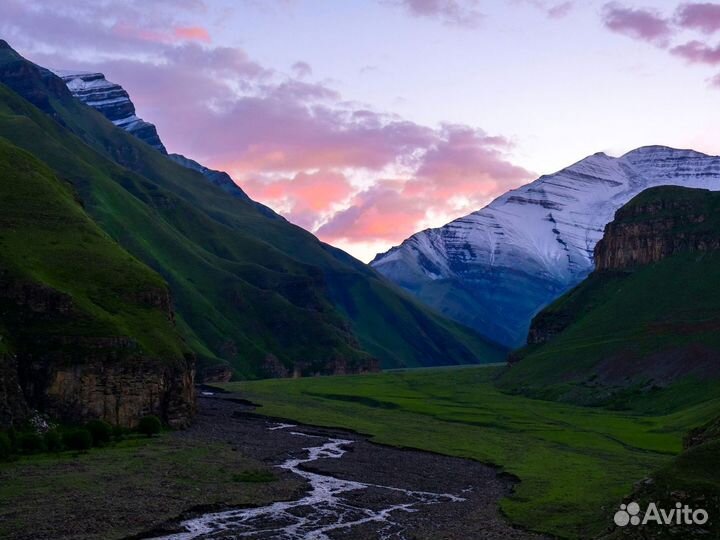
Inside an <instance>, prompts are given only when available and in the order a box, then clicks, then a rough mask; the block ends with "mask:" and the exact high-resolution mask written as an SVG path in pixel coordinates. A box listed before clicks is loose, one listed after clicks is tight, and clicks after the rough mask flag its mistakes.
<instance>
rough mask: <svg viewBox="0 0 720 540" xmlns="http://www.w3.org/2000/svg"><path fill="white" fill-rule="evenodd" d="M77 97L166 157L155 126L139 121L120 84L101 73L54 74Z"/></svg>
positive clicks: (128, 97)
mask: <svg viewBox="0 0 720 540" xmlns="http://www.w3.org/2000/svg"><path fill="white" fill-rule="evenodd" d="M54 73H55V74H56V75H58V76H59V77H60V78H62V80H63V81H64V82H65V84H67V87H68V89H69V90H70V92H71V93H72V95H73V96H74V97H76V98H77V99H79V100H80V101H82V102H83V103H85V104H86V105H89V106H90V107H92V108H93V109H96V110H98V111H99V112H100V113H102V114H103V115H104V116H105V118H107V119H108V120H110V121H111V122H112V123H113V124H115V125H116V126H117V127H119V128H122V129H124V130H125V131H127V132H129V133H132V134H133V135H135V136H136V137H137V138H138V139H140V140H141V141H144V142H146V143H148V144H149V145H150V146H152V147H153V148H155V149H156V150H158V151H160V152H162V153H163V154H167V150H166V149H165V145H164V144H163V143H162V141H161V140H160V136H159V135H158V132H157V128H156V127H155V125H154V124H151V123H150V122H146V121H145V120H143V119H142V118H138V116H137V115H136V113H135V104H134V103H133V102H132V101H131V100H130V96H129V95H128V93H127V92H126V91H125V89H124V88H123V87H122V86H120V85H119V84H115V83H113V82H110V81H108V80H107V79H106V78H105V75H103V74H102V73H92V72H85V71H65V70H55V72H54Z"/></svg>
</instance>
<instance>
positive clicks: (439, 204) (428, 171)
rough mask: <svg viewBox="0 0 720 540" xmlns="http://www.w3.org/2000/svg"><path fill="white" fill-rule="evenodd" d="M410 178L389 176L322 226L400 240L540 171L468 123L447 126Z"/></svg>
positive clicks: (332, 231) (328, 231)
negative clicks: (516, 162)
mask: <svg viewBox="0 0 720 540" xmlns="http://www.w3.org/2000/svg"><path fill="white" fill-rule="evenodd" d="M436 136H437V139H436V140H435V142H434V143H433V144H432V145H431V146H430V147H429V148H428V149H427V150H426V151H425V153H424V154H423V155H422V156H421V157H420V158H419V159H418V162H417V167H416V168H415V169H414V170H413V171H412V173H411V175H409V176H407V177H405V178H393V179H384V180H381V181H379V182H378V183H377V184H375V185H373V186H372V187H371V188H369V189H367V190H364V191H360V192H359V193H357V194H356V196H355V197H354V199H353V200H352V202H351V204H350V205H349V206H348V207H347V208H346V209H345V210H343V211H341V212H338V213H337V214H335V215H334V216H333V217H332V219H330V220H329V221H328V222H327V223H325V224H324V225H323V226H322V227H320V228H319V229H318V231H317V233H318V235H319V236H320V237H321V238H323V239H325V240H328V241H336V242H337V241H353V240H355V241H360V240H363V239H367V238H372V239H383V240H387V241H389V242H398V241H400V240H402V239H403V238H406V237H407V236H408V235H410V234H412V233H413V232H416V231H417V230H418V229H419V228H421V226H422V224H423V223H429V221H439V222H441V223H444V222H446V221H449V220H450V219H452V218H454V217H457V216H459V215H464V214H467V213H469V212H471V211H474V210H477V209H478V208H481V207H482V206H485V205H486V204H487V203H488V202H490V200H492V199H493V198H495V197H497V196H498V195H500V194H502V193H504V192H505V191H507V190H508V189H510V188H512V187H516V186H518V185H520V184H522V183H525V182H527V181H529V180H531V179H532V178H533V177H534V176H535V175H534V174H533V173H532V172H530V171H527V170H526V169H523V168H521V167H518V166H515V165H513V164H512V163H511V162H510V161H509V160H508V159H507V158H506V157H505V155H504V154H503V152H504V151H505V150H508V149H509V148H510V147H511V145H510V143H509V142H508V141H506V140H505V139H503V138H499V137H490V136H487V135H485V134H484V133H483V132H481V131H478V130H473V129H471V128H468V127H467V126H457V125H451V126H444V127H443V128H442V130H441V131H440V132H438V133H436Z"/></svg>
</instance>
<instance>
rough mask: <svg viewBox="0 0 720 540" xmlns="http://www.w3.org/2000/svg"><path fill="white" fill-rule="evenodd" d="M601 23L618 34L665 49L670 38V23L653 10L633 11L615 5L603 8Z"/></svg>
mask: <svg viewBox="0 0 720 540" xmlns="http://www.w3.org/2000/svg"><path fill="white" fill-rule="evenodd" d="M603 23H604V24H605V26H606V27H607V28H609V29H610V30H612V31H613V32H617V33H619V34H625V35H627V36H629V37H632V38H635V39H640V40H643V41H647V42H650V43H654V44H655V45H658V46H661V47H665V46H667V44H668V41H669V39H670V37H671V36H672V29H671V27H670V23H669V21H668V20H667V19H665V18H664V17H663V16H662V15H661V14H660V13H659V12H658V11H656V10H654V9H635V8H629V7H624V6H621V5H619V4H617V3H614V2H613V3H610V4H606V5H605V7H604V8H603Z"/></svg>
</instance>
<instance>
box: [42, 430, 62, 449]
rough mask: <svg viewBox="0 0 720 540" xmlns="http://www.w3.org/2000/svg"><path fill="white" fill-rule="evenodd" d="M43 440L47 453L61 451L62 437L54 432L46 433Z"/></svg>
mask: <svg viewBox="0 0 720 540" xmlns="http://www.w3.org/2000/svg"><path fill="white" fill-rule="evenodd" d="M43 438H44V439H45V448H47V451H48V452H60V451H61V450H62V449H63V443H62V437H61V436H60V433H58V432H57V431H56V430H54V429H53V430H51V431H48V432H47V433H45V435H44V437H43Z"/></svg>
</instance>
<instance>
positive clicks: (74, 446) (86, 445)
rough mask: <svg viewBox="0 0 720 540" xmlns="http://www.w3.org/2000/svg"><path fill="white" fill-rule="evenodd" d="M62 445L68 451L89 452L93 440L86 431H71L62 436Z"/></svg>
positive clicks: (81, 429)
mask: <svg viewBox="0 0 720 540" xmlns="http://www.w3.org/2000/svg"><path fill="white" fill-rule="evenodd" d="M62 440H63V444H65V446H66V447H67V448H68V449H70V450H78V451H83V450H89V449H90V448H92V443H93V438H92V435H91V434H90V432H89V431H88V430H87V429H83V428H80V429H73V430H72V431H68V432H66V433H65V434H64V435H63V438H62Z"/></svg>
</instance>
